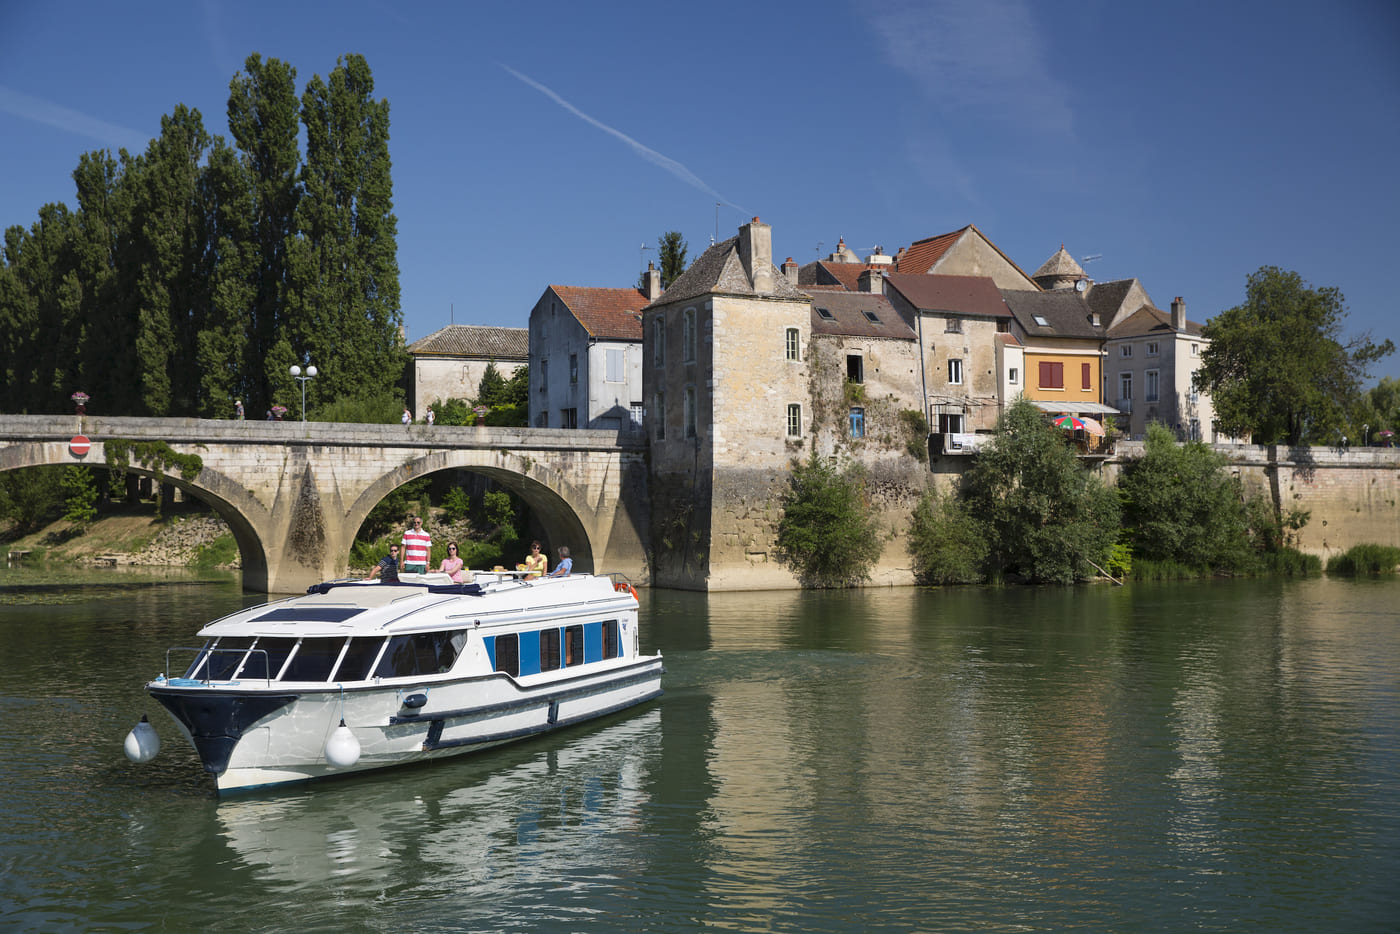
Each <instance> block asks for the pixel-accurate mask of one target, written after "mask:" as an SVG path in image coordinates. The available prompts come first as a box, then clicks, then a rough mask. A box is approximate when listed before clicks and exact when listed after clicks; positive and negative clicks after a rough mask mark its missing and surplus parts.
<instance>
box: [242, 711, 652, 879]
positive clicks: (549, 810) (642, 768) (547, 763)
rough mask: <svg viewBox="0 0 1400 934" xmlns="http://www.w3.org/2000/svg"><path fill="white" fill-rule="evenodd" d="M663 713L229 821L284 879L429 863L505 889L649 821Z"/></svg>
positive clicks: (245, 846) (351, 875)
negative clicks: (643, 808)
mask: <svg viewBox="0 0 1400 934" xmlns="http://www.w3.org/2000/svg"><path fill="white" fill-rule="evenodd" d="M660 720H661V714H660V711H659V710H656V709H652V710H648V711H644V712H642V713H639V714H637V715H635V716H632V717H629V718H628V719H626V720H624V721H622V722H617V723H613V724H611V725H607V726H604V727H602V728H601V729H594V730H592V731H590V732H587V733H585V734H582V735H578V734H577V731H575V735H559V736H554V737H550V738H549V740H547V741H546V742H545V743H528V744H525V745H524V746H522V747H520V748H519V749H518V750H514V751H507V750H497V751H494V752H490V753H487V754H484V755H483V756H482V757H480V758H479V759H478V760H477V761H473V759H472V757H461V758H458V759H455V760H443V761H442V762H440V763H434V764H430V765H425V766H420V767H414V768H405V769H397V770H393V771H392V772H390V773H385V774H384V775H382V776H355V777H352V778H350V779H347V780H344V781H336V782H327V783H322V784H320V785H317V786H315V787H314V788H312V789H309V790H305V791H301V792H297V793H289V794H282V795H276V796H271V797H264V798H257V797H251V798H230V799H226V800H223V801H221V802H220V803H219V805H218V812H217V814H218V823H219V826H220V831H219V832H220V835H221V836H222V837H223V839H224V840H225V841H226V842H227V843H228V845H229V846H230V847H231V848H232V849H233V850H234V852H235V853H236V854H237V856H238V858H239V860H240V861H241V862H242V863H243V864H244V865H246V866H247V867H249V868H251V869H252V870H253V871H254V873H255V875H256V876H257V877H259V878H263V879H267V880H272V881H276V882H277V883H278V884H279V885H288V884H290V885H293V886H297V885H306V886H319V885H321V884H323V883H325V882H326V881H328V880H329V881H333V882H335V883H336V884H346V885H358V884H362V883H376V884H377V883H378V882H380V881H382V880H384V879H386V878H393V877H395V876H413V875H417V876H419V877H420V878H423V879H431V880H437V881H439V882H442V881H444V880H452V881H451V886H452V888H453V889H455V890H459V891H460V890H462V888H463V887H466V888H469V889H471V890H472V891H473V892H474V897H492V895H493V893H495V894H502V893H504V892H506V891H509V890H511V889H512V888H517V887H525V886H530V885H532V884H535V883H538V882H541V881H543V880H544V879H546V878H554V877H555V876H557V875H558V874H559V873H568V872H569V871H570V870H571V869H573V868H577V867H578V866H580V865H595V864H597V863H598V862H604V863H606V862H607V861H608V859H609V856H610V854H609V853H607V852H605V850H606V848H607V842H608V841H609V840H610V839H613V838H617V837H620V836H622V835H625V834H627V833H629V832H632V831H634V830H635V829H636V827H637V823H638V819H639V818H638V808H639V806H640V805H641V804H642V803H643V800H644V795H645V793H644V790H643V784H644V782H645V780H646V778H647V776H648V775H649V774H650V773H651V772H652V771H653V770H654V769H655V768H656V765H657V763H656V758H657V753H658V749H659V742H660V740H659V737H658V727H659V725H660ZM546 743H547V744H546Z"/></svg>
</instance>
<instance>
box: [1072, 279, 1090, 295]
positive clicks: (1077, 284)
mask: <svg viewBox="0 0 1400 934" xmlns="http://www.w3.org/2000/svg"><path fill="white" fill-rule="evenodd" d="M1088 287H1089V280H1088V279H1076V280H1075V281H1074V290H1075V291H1076V292H1083V291H1084V290H1085V289H1087V288H1088Z"/></svg>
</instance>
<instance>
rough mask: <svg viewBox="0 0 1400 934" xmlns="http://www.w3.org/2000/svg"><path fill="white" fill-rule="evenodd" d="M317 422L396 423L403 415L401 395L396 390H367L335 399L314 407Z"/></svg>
mask: <svg viewBox="0 0 1400 934" xmlns="http://www.w3.org/2000/svg"><path fill="white" fill-rule="evenodd" d="M314 411H315V413H316V417H315V418H314V419H311V420H312V421H317V422H352V423H356V424H361V425H397V424H398V423H399V420H400V418H402V416H403V395H402V394H401V393H399V392H398V391H384V392H368V393H364V394H361V395H359V396H353V397H347V398H342V399H335V400H333V401H331V402H325V403H322V404H321V405H318V406H317V407H316V408H315V410H314Z"/></svg>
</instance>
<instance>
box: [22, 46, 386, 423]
mask: <svg viewBox="0 0 1400 934" xmlns="http://www.w3.org/2000/svg"><path fill="white" fill-rule="evenodd" d="M373 90H374V82H373V79H372V77H371V75H370V71H369V66H368V64H367V63H366V62H365V60H364V59H363V58H362V57H360V56H358V55H347V56H344V57H343V58H341V59H340V60H339V61H338V62H337V63H336V67H335V69H334V70H333V71H332V72H330V74H329V76H328V77H327V78H325V79H322V78H321V77H320V76H315V77H313V78H312V80H311V81H310V82H309V83H308V86H307V88H306V91H305V93H304V94H303V96H302V99H301V101H300V104H298V100H297V96H296V71H295V70H294V69H293V68H291V67H290V66H288V65H286V64H284V63H282V62H279V61H278V60H277V59H267V60H266V61H264V60H263V59H262V58H261V57H260V56H259V55H256V54H254V55H252V56H250V57H249V58H248V59H247V61H246V63H245V69H244V72H242V73H240V74H239V75H236V76H235V77H234V78H233V80H232V81H231V82H230V85H229V101H228V123H229V131H230V134H231V136H232V138H233V145H230V144H229V143H228V142H227V141H225V139H224V137H222V136H218V135H212V134H211V133H210V132H209V131H208V130H206V129H205V126H204V122H203V117H202V116H201V114H200V112H199V111H197V110H193V109H190V108H188V107H186V106H184V105H183V104H181V105H178V106H176V107H175V108H174V110H173V111H172V112H171V113H170V114H169V115H167V116H165V117H163V118H162V119H161V126H160V134H159V135H158V136H157V137H155V138H154V139H152V140H151V143H150V145H149V147H148V148H147V150H146V152H144V153H142V154H139V155H131V154H129V153H127V152H126V151H125V150H123V151H121V152H120V153H119V154H118V155H117V156H113V155H112V154H111V153H110V152H107V151H96V152H90V153H86V154H83V155H82V156H80V157H79V159H78V166H77V168H76V169H75V170H74V172H73V180H74V182H75V184H76V187H77V199H78V200H77V204H78V207H77V209H76V210H70V209H69V208H68V207H67V206H66V205H62V204H50V205H44V206H43V207H41V208H40V209H39V219H38V220H37V221H36V222H35V223H34V224H33V225H32V226H31V227H30V228H29V229H27V230H26V229H25V228H23V227H21V226H18V225H16V226H11V227H9V228H8V229H7V230H6V231H5V243H4V250H3V255H2V256H0V335H3V336H0V379H3V381H4V385H5V387H6V392H5V396H4V400H3V402H0V405H3V406H4V407H5V409H6V410H7V411H14V412H63V411H71V405H72V403H71V402H70V401H69V397H70V396H71V395H72V393H74V392H75V391H78V390H82V391H84V392H86V393H88V395H89V396H91V399H92V401H91V402H90V403H89V409H90V410H91V411H94V412H102V413H107V414H118V415H202V416H225V417H227V416H229V415H231V414H232V412H233V403H234V400H235V399H241V400H242V401H243V403H244V408H245V409H246V410H247V411H248V412H250V413H252V414H253V417H257V415H258V413H260V412H262V411H263V410H264V409H265V408H267V407H270V406H271V405H272V404H273V403H282V404H285V405H287V406H288V407H289V408H292V409H295V408H296V407H297V406H298V405H299V404H300V398H301V397H300V391H299V389H298V387H297V386H296V383H295V381H294V380H292V378H291V377H290V375H289V374H288V372H287V370H288V367H289V366H290V365H291V364H293V363H300V364H306V363H308V362H310V363H315V364H316V365H317V367H318V368H319V370H320V375H319V376H318V377H317V378H316V379H315V380H312V381H311V382H309V383H308V384H307V386H306V394H307V402H308V404H309V405H312V406H314V405H315V404H316V403H317V402H318V401H320V400H331V399H342V398H346V397H356V398H359V397H366V398H368V397H379V396H382V395H384V394H386V393H390V392H394V391H396V387H397V385H398V384H399V382H400V380H401V379H402V377H403V373H404V368H405V365H406V359H407V358H406V355H405V352H404V347H403V339H402V337H401V334H400V325H401V323H402V314H401V312H400V309H399V286H398V265H397V258H396V254H397V247H396V227H397V221H396V220H395V217H394V215H393V213H392V181H391V178H390V161H389V151H388V139H389V105H388V103H387V102H386V101H383V100H375V99H374V98H373ZM298 120H300V122H301V124H302V125H304V126H305V128H306V140H307V144H306V157H305V159H304V160H303V158H302V156H301V154H300V152H299V149H298V141H297V137H298Z"/></svg>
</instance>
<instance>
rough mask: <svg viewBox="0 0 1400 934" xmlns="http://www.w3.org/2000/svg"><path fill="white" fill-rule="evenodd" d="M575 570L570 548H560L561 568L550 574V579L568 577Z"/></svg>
mask: <svg viewBox="0 0 1400 934" xmlns="http://www.w3.org/2000/svg"><path fill="white" fill-rule="evenodd" d="M573 569H574V559H573V558H570V557H569V546H568V545H560V546H559V566H558V567H556V568H555V569H554V570H552V571H550V572H549V576H550V577H568V576H569V574H570V573H571V572H572V571H573Z"/></svg>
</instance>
